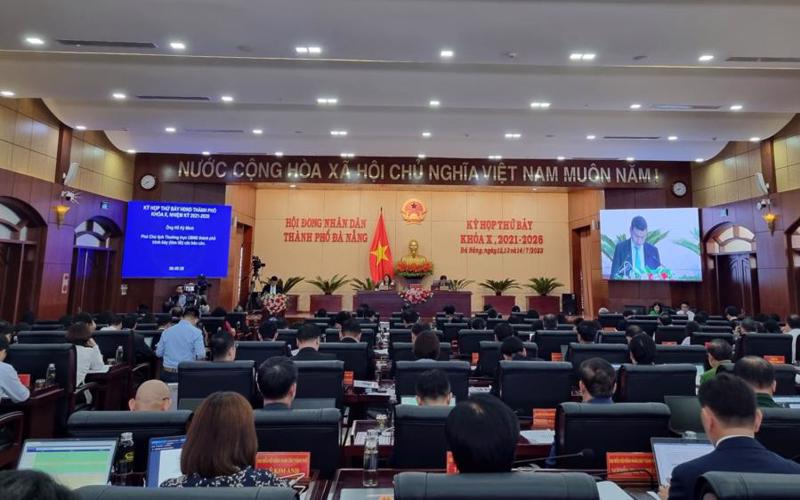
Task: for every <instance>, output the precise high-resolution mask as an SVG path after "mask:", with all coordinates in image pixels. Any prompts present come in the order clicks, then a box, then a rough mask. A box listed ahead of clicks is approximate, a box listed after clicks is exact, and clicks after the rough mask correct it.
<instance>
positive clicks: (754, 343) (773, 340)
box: [734, 333, 794, 364]
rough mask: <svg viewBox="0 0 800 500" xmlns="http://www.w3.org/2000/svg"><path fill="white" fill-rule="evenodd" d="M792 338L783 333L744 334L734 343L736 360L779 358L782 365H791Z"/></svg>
mask: <svg viewBox="0 0 800 500" xmlns="http://www.w3.org/2000/svg"><path fill="white" fill-rule="evenodd" d="M792 341H794V338H792V336H791V335H786V334H785V333H745V334H742V335H740V336H739V338H738V340H737V341H736V349H734V351H735V353H736V359H740V358H743V357H745V356H760V357H764V356H780V357H782V358H783V363H789V364H791V363H792V361H793V360H792Z"/></svg>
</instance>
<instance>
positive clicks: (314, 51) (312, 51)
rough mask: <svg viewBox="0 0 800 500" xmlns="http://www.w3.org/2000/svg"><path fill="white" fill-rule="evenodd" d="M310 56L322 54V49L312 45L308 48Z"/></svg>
mask: <svg viewBox="0 0 800 500" xmlns="http://www.w3.org/2000/svg"><path fill="white" fill-rule="evenodd" d="M308 53H309V54H322V47H318V46H316V45H312V46H310V47H309V48H308Z"/></svg>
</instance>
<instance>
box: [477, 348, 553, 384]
mask: <svg viewBox="0 0 800 500" xmlns="http://www.w3.org/2000/svg"><path fill="white" fill-rule="evenodd" d="M502 344H503V343H502V342H495V341H494V340H482V341H481V348H480V354H479V357H478V368H477V370H476V374H478V375H483V376H486V377H495V376H496V375H497V370H498V368H499V366H498V363H500V361H502V358H503V355H502V354H501V353H500V347H501V346H502ZM522 345H524V346H525V353H526V354H527V357H528V358H529V359H531V360H535V359H537V357H538V355H539V346H537V345H536V342H523V343H522Z"/></svg>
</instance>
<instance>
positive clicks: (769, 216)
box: [761, 212, 778, 236]
mask: <svg viewBox="0 0 800 500" xmlns="http://www.w3.org/2000/svg"><path fill="white" fill-rule="evenodd" d="M761 218H762V219H764V222H766V223H767V227H768V228H769V234H770V236H771V235H773V234H775V221H776V220H777V219H778V216H777V215H775V214H773V213H772V212H767V213H765V214H762V215H761Z"/></svg>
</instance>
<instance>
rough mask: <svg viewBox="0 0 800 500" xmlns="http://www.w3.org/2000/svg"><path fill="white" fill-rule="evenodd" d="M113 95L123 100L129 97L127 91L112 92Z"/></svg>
mask: <svg viewBox="0 0 800 500" xmlns="http://www.w3.org/2000/svg"><path fill="white" fill-rule="evenodd" d="M111 97H113V98H114V99H116V100H118V101H123V100H125V99H127V98H128V94H126V93H125V92H113V93H112V94H111Z"/></svg>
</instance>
